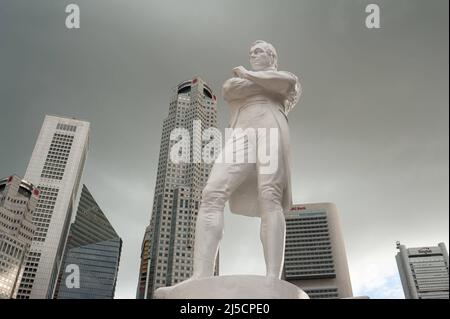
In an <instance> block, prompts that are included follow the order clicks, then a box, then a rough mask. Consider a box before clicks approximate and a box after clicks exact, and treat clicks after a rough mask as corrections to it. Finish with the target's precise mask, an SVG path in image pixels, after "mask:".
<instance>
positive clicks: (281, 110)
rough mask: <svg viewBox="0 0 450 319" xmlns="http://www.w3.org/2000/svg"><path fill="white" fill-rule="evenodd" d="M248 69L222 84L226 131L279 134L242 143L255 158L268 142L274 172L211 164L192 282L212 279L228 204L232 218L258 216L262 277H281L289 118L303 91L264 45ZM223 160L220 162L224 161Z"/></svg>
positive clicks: (228, 149)
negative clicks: (228, 128) (226, 108)
mask: <svg viewBox="0 0 450 319" xmlns="http://www.w3.org/2000/svg"><path fill="white" fill-rule="evenodd" d="M250 64H251V66H252V68H253V70H254V71H248V70H246V69H245V68H244V67H242V66H239V67H236V68H234V69H233V73H234V75H235V76H234V77H232V78H231V79H229V80H227V81H226V82H225V83H224V85H223V96H224V99H225V100H226V101H227V102H228V103H229V105H230V107H231V122H230V126H231V127H232V128H242V129H247V128H254V129H258V128H265V129H268V128H275V129H277V130H278V132H279V134H278V138H277V139H276V140H275V141H273V139H272V140H270V139H269V137H268V136H263V137H266V138H261V137H262V136H261V135H258V136H257V138H256V141H255V140H253V141H251V140H248V142H247V143H243V145H245V147H246V148H247V150H246V151H249V152H252V151H253V152H255V151H256V153H258V149H259V148H260V147H261V146H262V145H261V144H262V143H267V140H268V139H269V143H270V144H271V145H274V146H276V147H275V148H277V154H275V155H276V160H277V161H278V163H277V169H276V170H275V171H274V172H271V173H268V174H266V173H264V172H262V171H261V167H262V166H263V165H262V164H261V162H260V159H259V156H258V158H257V159H256V163H227V162H225V161H222V162H221V163H218V162H216V163H215V164H214V166H213V168H212V170H211V173H210V175H209V179H208V182H207V184H206V186H205V188H204V190H203V196H202V202H201V205H200V209H199V212H198V218H197V224H196V232H195V248H194V274H193V278H202V277H208V276H212V275H213V271H214V261H215V259H216V255H217V251H218V247H219V242H220V240H221V238H222V234H223V220H224V218H223V210H224V206H225V203H226V201H228V200H229V201H230V209H231V211H232V212H233V213H235V214H241V215H246V216H259V217H261V234H260V236H261V242H262V244H263V248H264V258H265V262H266V275H267V276H268V277H273V278H278V279H279V278H280V276H281V271H282V265H283V258H284V241H285V228H286V225H285V219H284V212H285V211H288V210H289V209H290V208H291V205H292V199H291V182H290V149H289V127H288V121H287V113H288V112H289V111H290V110H291V109H292V108H293V107H294V106H295V104H296V103H297V101H298V98H299V96H300V93H301V87H300V83H299V81H298V79H297V77H296V76H295V75H294V74H292V73H289V72H284V71H278V70H277V53H276V51H275V48H274V47H273V46H272V45H271V44H269V43H267V42H264V41H256V42H255V43H253V45H252V46H251V49H250ZM242 138H243V135H239V134H235V140H233V139H232V138H230V139H229V140H228V141H227V142H226V144H225V147H224V150H223V152H222V153H223V154H231V155H233V154H236V152H237V151H236V149H233V145H236V140H239V139H242ZM264 147H265V148H264V149H266V148H267V147H266V145H264ZM269 149H270V148H269ZM224 157H225V158H226V155H224ZM224 157H223V156H219V157H218V158H221V159H222V160H223V158H224ZM231 158H233V157H231Z"/></svg>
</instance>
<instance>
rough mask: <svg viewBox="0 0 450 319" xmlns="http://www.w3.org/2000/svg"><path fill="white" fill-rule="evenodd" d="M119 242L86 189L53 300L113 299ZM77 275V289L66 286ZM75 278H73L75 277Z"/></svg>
mask: <svg viewBox="0 0 450 319" xmlns="http://www.w3.org/2000/svg"><path fill="white" fill-rule="evenodd" d="M121 251H122V239H121V238H120V237H119V235H117V233H116V231H115V230H114V228H113V227H112V225H111V223H110V222H109V220H108V219H107V218H106V216H105V214H104V213H103V212H102V210H101V208H100V207H99V206H98V204H97V202H96V201H95V199H94V197H93V196H92V195H91V193H90V192H89V190H88V189H87V187H86V186H85V185H83V190H82V191H81V197H80V203H79V204H78V210H77V215H76V217H75V222H74V223H72V225H71V226H70V231H69V238H68V240H67V245H66V249H65V252H64V258H63V263H62V265H63V266H62V267H61V270H60V273H59V278H58V284H57V286H56V289H55V295H54V298H55V299H113V298H114V292H115V289H116V282H117V275H118V272H119V263H120V254H121ZM73 265H76V267H78V268H77V271H79V278H78V281H77V286H78V287H75V288H74V287H72V286H68V285H67V284H66V283H67V281H68V279H69V282H71V279H72V277H69V276H71V275H73V274H74V270H73V268H72V267H73ZM75 275H76V274H75Z"/></svg>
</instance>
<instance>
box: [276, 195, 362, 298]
mask: <svg viewBox="0 0 450 319" xmlns="http://www.w3.org/2000/svg"><path fill="white" fill-rule="evenodd" d="M283 276H284V278H285V280H287V281H289V282H291V283H293V284H295V285H297V286H298V287H300V288H301V289H303V290H304V291H305V292H306V293H307V294H308V295H309V297H310V298H311V299H318V298H349V297H352V296H353V292H352V286H351V282H350V274H349V270H348V264H347V254H346V252H345V245H344V239H343V237H342V231H341V225H340V222H339V216H338V212H337V209H336V206H335V205H334V204H332V203H316V204H305V205H294V206H293V207H292V209H291V210H290V211H289V212H287V213H286V247H285V260H284V271H283Z"/></svg>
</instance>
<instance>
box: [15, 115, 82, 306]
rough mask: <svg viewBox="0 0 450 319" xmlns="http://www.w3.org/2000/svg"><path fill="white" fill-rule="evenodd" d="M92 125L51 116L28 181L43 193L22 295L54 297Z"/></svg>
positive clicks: (30, 168)
mask: <svg viewBox="0 0 450 319" xmlns="http://www.w3.org/2000/svg"><path fill="white" fill-rule="evenodd" d="M88 134H89V123H88V122H84V121H79V120H75V119H69V118H63V117H57V116H46V117H45V120H44V124H43V125H42V128H41V131H40V132H39V136H38V138H37V141H36V145H35V147H34V150H33V154H32V155H31V159H30V162H29V164H28V168H27V171H26V174H25V179H26V180H27V181H29V182H31V183H33V184H34V185H36V186H37V187H38V189H39V191H40V197H39V202H38V204H37V206H36V211H35V213H34V215H33V223H34V224H35V225H36V227H37V228H36V231H35V233H34V237H33V241H32V243H31V248H30V251H29V253H28V255H27V258H26V262H25V271H24V274H23V278H22V281H21V283H20V287H19V291H18V294H17V298H20V299H28V298H39V299H42V298H52V296H53V290H54V287H55V283H56V279H57V275H58V272H59V267H60V265H61V258H62V254H63V250H64V245H65V243H66V239H67V234H68V230H69V225H70V221H71V217H72V209H73V206H74V202H75V199H76V196H77V192H78V189H79V184H80V179H81V175H82V173H83V168H84V163H85V160H86V155H87V151H88Z"/></svg>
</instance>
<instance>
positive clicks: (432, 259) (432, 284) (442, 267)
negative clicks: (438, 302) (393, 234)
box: [395, 242, 449, 299]
mask: <svg viewBox="0 0 450 319" xmlns="http://www.w3.org/2000/svg"><path fill="white" fill-rule="evenodd" d="M397 249H398V253H397V255H396V256H395V259H396V261H397V266H398V270H399V273H400V280H401V282H402V286H403V292H404V293H405V298H406V299H448V298H449V297H448V252H447V248H446V247H445V244H444V243H439V244H438V245H437V246H433V247H431V246H428V247H413V248H407V247H406V246H405V245H401V244H400V242H397Z"/></svg>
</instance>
